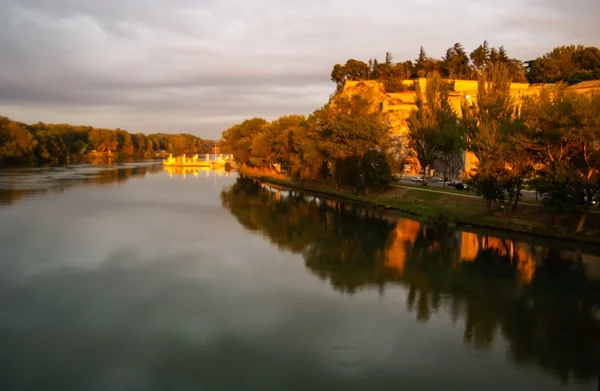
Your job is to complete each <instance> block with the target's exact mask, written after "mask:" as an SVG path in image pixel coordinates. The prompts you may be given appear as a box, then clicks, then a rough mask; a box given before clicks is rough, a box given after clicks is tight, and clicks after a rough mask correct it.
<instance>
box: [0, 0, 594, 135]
mask: <svg viewBox="0 0 600 391" xmlns="http://www.w3.org/2000/svg"><path fill="white" fill-rule="evenodd" d="M596 3H597V2H596V1H595V0H574V1H570V2H569V4H567V5H565V2H563V1H561V0H550V1H546V0H528V1H526V0H507V1H506V2H503V3H498V2H496V1H493V0H463V1H453V2H450V1H447V0H412V1H407V2H397V1H393V0H381V1H378V2H374V3H368V2H364V1H350V0H329V1H292V0H275V1H273V0H258V1H256V0H253V1H241V0H238V1H235V0H229V1H212V0H211V1H196V0H170V1H167V0H164V1H161V0H128V1H126V2H123V1H119V0H104V1H94V0H85V1H84V0H82V1H76V0H18V1H17V0H0V53H2V56H1V57H0V112H1V113H2V114H3V115H8V116H10V117H13V118H15V119H18V120H22V121H27V122H36V121H38V120H42V121H46V122H51V121H52V122H54V121H57V122H69V121H71V120H74V121H78V123H86V124H91V125H95V126H105V127H121V128H125V129H129V130H131V131H149V130H148V129H149V128H150V127H151V128H152V131H158V130H161V129H160V127H164V128H165V129H163V130H165V131H172V132H175V131H185V132H190V133H195V134H198V135H199V136H204V137H211V138H214V137H218V136H219V135H220V132H221V130H223V129H224V128H227V127H229V126H231V125H232V124H234V123H235V122H238V121H239V120H240V119H244V118H247V117H253V116H263V117H268V118H275V117H277V116H279V115H284V114H291V113H305V114H306V113H309V112H311V111H312V110H314V109H316V108H318V107H319V106H320V105H322V104H324V103H326V102H327V99H328V96H329V94H330V93H331V92H332V91H333V85H332V83H331V82H330V81H329V73H330V71H331V67H332V65H333V64H335V63H338V62H344V61H345V60H346V59H348V58H351V57H352V58H357V59H362V60H367V59H368V58H370V57H378V58H380V59H381V58H382V57H383V56H384V55H385V52H386V51H391V52H392V53H393V54H394V57H395V58H396V59H397V60H405V59H414V58H415V57H416V55H417V52H418V48H419V46H420V45H423V46H424V47H425V48H426V49H427V51H428V53H429V54H430V55H432V56H434V57H439V56H441V55H442V54H443V53H444V52H445V49H446V48H447V47H449V46H450V45H452V44H453V43H454V42H461V43H463V44H464V45H465V46H466V47H467V49H472V48H474V47H476V46H477V45H478V44H479V43H480V42H482V41H483V40H484V39H488V40H490V43H491V44H492V45H496V46H498V45H505V47H506V48H507V49H508V51H509V53H510V54H511V55H513V56H517V57H519V58H522V59H529V58H532V57H535V56H539V55H541V54H543V53H544V52H545V51H548V50H550V49H552V47H553V46H556V45H559V44H565V43H584V44H588V45H594V44H595V45H598V37H599V36H600V32H599V31H598V25H597V23H595V21H593V20H592V17H593V16H594V15H598V13H599V9H598V4H596ZM61 116H62V117H61Z"/></svg>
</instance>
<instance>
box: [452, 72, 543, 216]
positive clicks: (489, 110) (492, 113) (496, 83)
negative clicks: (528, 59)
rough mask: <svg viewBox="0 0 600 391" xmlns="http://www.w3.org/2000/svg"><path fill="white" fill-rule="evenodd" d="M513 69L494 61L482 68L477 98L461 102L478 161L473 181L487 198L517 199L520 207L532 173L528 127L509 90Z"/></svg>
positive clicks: (503, 200)
mask: <svg viewBox="0 0 600 391" xmlns="http://www.w3.org/2000/svg"><path fill="white" fill-rule="evenodd" d="M510 83H511V77H510V70H509V67H508V66H507V65H506V64H505V63H502V62H500V63H492V64H490V65H489V66H488V69H484V70H482V71H481V72H480V75H479V80H478V92H477V100H476V102H474V103H470V102H468V101H467V100H466V99H465V101H463V104H462V112H463V126H464V129H465V138H466V141H467V146H468V149H469V150H470V151H472V152H473V153H474V154H475V156H476V157H477V159H478V161H479V163H478V167H477V174H476V175H475V177H474V178H473V179H474V182H475V184H476V188H477V189H478V192H479V193H480V194H481V195H482V196H483V197H484V198H485V199H486V200H487V201H488V208H489V207H491V202H492V201H498V202H501V203H504V202H505V195H506V196H507V198H508V200H507V205H505V213H507V212H508V204H511V202H513V201H514V206H513V208H516V207H517V204H518V201H519V197H520V192H521V187H522V185H523V183H524V180H525V179H526V178H527V177H528V176H529V174H530V173H531V170H532V167H533V162H532V158H531V155H530V153H529V145H528V138H527V133H526V132H527V130H526V128H525V127H524V126H522V123H521V122H519V121H517V119H516V112H517V110H516V104H515V102H514V99H513V98H512V95H511V93H510Z"/></svg>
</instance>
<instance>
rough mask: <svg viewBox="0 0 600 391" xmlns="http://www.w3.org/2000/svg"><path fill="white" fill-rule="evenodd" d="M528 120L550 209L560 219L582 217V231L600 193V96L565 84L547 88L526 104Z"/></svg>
mask: <svg viewBox="0 0 600 391" xmlns="http://www.w3.org/2000/svg"><path fill="white" fill-rule="evenodd" d="M523 117H524V120H525V123H526V125H527V127H528V128H529V129H531V135H530V137H531V142H532V148H533V150H534V151H535V158H536V163H537V164H538V166H539V169H538V171H537V174H538V177H539V178H538V181H537V183H538V186H539V188H538V191H539V192H540V193H542V194H543V195H544V203H545V204H546V205H547V206H548V207H550V208H552V209H554V210H556V211H557V212H559V213H560V212H563V211H565V210H569V209H576V210H580V211H582V212H583V214H582V218H581V220H580V223H579V226H578V231H581V230H582V229H583V225H584V223H585V220H586V218H587V211H588V209H589V207H590V205H591V203H592V201H593V200H594V198H595V197H596V196H597V194H598V192H599V191H600V96H598V95H594V94H578V93H576V92H573V91H571V90H567V89H566V88H565V85H564V84H559V85H557V86H554V87H547V88H544V89H542V91H541V93H540V95H539V96H535V97H529V98H527V99H526V100H525V102H524V104H523ZM559 222H560V214H559V215H558V220H557V223H559Z"/></svg>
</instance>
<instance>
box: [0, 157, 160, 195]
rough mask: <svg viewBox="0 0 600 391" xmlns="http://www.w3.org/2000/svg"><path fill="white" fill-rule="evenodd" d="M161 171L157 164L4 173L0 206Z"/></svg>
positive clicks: (1, 177)
mask: <svg viewBox="0 0 600 391" xmlns="http://www.w3.org/2000/svg"><path fill="white" fill-rule="evenodd" d="M161 171H162V165H160V164H148V163H131V164H121V165H117V164H115V165H110V164H108V165H100V166H98V165H94V164H92V165H90V164H87V165H76V164H75V165H70V166H58V167H50V168H29V169H12V170H5V171H3V172H2V173H1V175H0V205H3V204H6V205H11V204H13V203H15V202H17V201H19V200H21V199H22V198H23V197H27V196H29V195H33V194H44V193H46V192H48V191H59V192H62V191H64V190H66V189H69V188H72V187H77V186H83V185H85V186H90V185H92V186H94V185H95V186H106V185H110V184H113V183H122V182H126V181H128V180H129V179H133V178H143V177H145V176H146V174H153V173H158V172H161Z"/></svg>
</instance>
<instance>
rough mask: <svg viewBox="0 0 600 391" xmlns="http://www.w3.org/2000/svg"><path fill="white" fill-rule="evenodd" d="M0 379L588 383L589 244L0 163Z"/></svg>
mask: <svg viewBox="0 0 600 391" xmlns="http://www.w3.org/2000/svg"><path fill="white" fill-rule="evenodd" d="M0 249H1V260H0V351H1V354H0V389H1V390H3V391H4V390H6V391H12V390H41V389H43V390H61V391H65V390H103V391H104V390H283V389H286V390H335V389H344V390H351V389H356V390H398V389H406V390H440V389H443V390H506V389H510V390H597V389H598V388H599V387H600V384H599V381H600V380H599V373H600V248H599V247H595V246H588V245H582V244H576V243H570V242H561V241H557V240H543V239H541V238H538V237H532V236H511V235H504V234H502V233H498V232H491V231H484V230H479V231H478V230H474V229H469V228H464V229H463V228H460V229H452V228H443V227H438V226H434V225H428V224H422V223H419V222H417V221H414V220H411V219H408V218H405V217H402V216H400V215H397V214H395V213H392V212H389V211H384V210H380V209H374V208H372V207H364V206H357V205H352V204H344V203H342V202H338V201H336V200H333V199H325V198H322V197H316V196H314V195H310V194H305V193H304V194H303V193H301V192H298V191H287V190H286V189H278V188H275V187H272V186H268V185H265V184H261V183H259V182H256V181H253V180H251V179H247V178H240V177H238V175H237V174H236V173H227V172H224V171H220V172H216V171H202V170H200V171H198V170H185V171H182V170H171V171H164V170H163V168H162V166H160V165H155V164H146V163H131V164H116V165H106V166H102V165H77V166H66V167H56V168H39V169H19V170H1V171H0Z"/></svg>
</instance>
